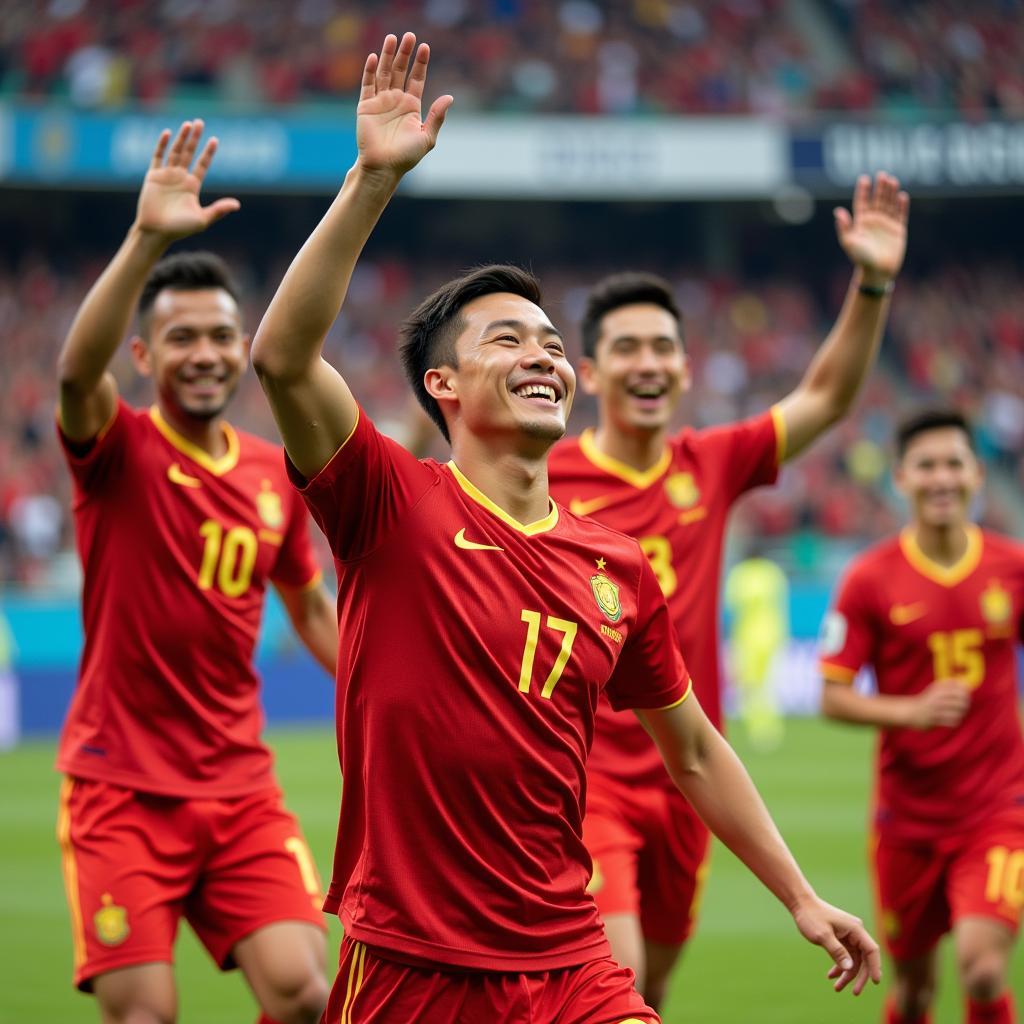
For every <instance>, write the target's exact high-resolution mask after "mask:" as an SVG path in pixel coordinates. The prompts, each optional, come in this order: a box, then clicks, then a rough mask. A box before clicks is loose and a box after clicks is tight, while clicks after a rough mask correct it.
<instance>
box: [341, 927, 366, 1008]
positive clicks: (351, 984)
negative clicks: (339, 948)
mask: <svg viewBox="0 0 1024 1024" xmlns="http://www.w3.org/2000/svg"><path fill="white" fill-rule="evenodd" d="M365 962H366V947H365V946H364V945H363V944H362V943H361V942H356V943H355V950H354V951H353V953H352V963H350V964H349V967H348V985H347V986H346V987H345V1002H344V1003H342V1006H341V1017H340V1018H339V1022H340V1024H352V1007H353V1005H354V1004H355V1001H356V996H357V995H359V990H360V989H361V988H362V987H363V966H364V964H365Z"/></svg>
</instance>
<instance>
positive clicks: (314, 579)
mask: <svg viewBox="0 0 1024 1024" xmlns="http://www.w3.org/2000/svg"><path fill="white" fill-rule="evenodd" d="M323 581H324V574H323V573H322V572H321V571H320V570H319V569H317V571H316V572H315V573H313V575H312V576H311V577H310V578H309V582H308V583H303V584H302V586H301V587H299V590H302V591H306V590H316V588H317V587H319V586H320V584H321V583H323Z"/></svg>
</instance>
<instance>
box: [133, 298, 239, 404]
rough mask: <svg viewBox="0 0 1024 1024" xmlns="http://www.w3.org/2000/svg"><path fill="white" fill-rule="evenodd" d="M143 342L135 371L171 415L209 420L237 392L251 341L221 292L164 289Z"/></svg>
mask: <svg viewBox="0 0 1024 1024" xmlns="http://www.w3.org/2000/svg"><path fill="white" fill-rule="evenodd" d="M146 319H147V330H146V334H147V338H146V340H145V341H143V339H142V338H136V339H135V340H134V342H133V344H132V355H133V357H134V359H135V365H136V368H137V369H138V370H139V372H140V373H142V374H143V375H145V376H147V377H152V378H153V380H154V382H155V384H156V391H157V395H158V397H159V400H160V404H161V405H162V406H163V407H164V408H165V409H167V410H168V411H170V412H171V413H172V415H174V414H177V415H178V416H185V417H191V418H193V419H197V420H211V419H214V418H216V417H217V416H219V415H220V414H221V413H222V412H223V410H224V407H225V406H226V405H227V404H228V402H229V401H230V400H231V396H232V395H233V394H234V393H235V389H236V388H237V387H238V381H239V378H240V377H241V375H242V372H243V371H244V370H245V365H246V362H247V361H248V355H249V339H248V337H247V336H246V335H245V334H243V333H242V321H241V317H240V315H239V312H238V305H237V303H236V302H235V300H234V299H233V298H232V297H231V296H230V295H229V294H228V293H227V292H226V291H225V290H224V289H223V288H200V289H195V290H191V291H181V290H177V289H171V288H165V289H164V290H163V291H161V292H160V293H159V294H158V295H157V297H156V300H155V301H154V303H153V306H152V309H151V310H150V311H149V313H148V315H147V318H146Z"/></svg>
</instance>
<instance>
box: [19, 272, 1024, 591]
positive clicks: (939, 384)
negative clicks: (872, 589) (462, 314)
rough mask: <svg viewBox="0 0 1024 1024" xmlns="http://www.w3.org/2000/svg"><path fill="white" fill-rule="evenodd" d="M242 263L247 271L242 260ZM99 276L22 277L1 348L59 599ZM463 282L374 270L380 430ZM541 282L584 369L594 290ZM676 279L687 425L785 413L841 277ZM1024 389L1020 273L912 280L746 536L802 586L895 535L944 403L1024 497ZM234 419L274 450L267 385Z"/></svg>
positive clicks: (349, 342) (357, 305)
mask: <svg viewBox="0 0 1024 1024" xmlns="http://www.w3.org/2000/svg"><path fill="white" fill-rule="evenodd" d="M229 255H230V254H229ZM232 263H233V264H234V265H235V266H241V267H244V266H246V264H245V262H244V259H243V258H242V257H241V254H238V255H237V256H236V257H235V258H234V259H232ZM99 269H100V268H99V266H98V265H96V264H94V263H93V262H91V261H88V260H81V261H80V262H79V264H78V266H77V269H76V271H75V272H72V273H66V274H65V273H58V272H56V271H55V270H54V268H53V266H52V265H50V264H48V263H46V262H44V261H41V260H37V261H29V262H27V263H25V264H24V265H22V266H21V267H20V268H19V269H18V270H17V271H16V272H0V337H2V338H3V339H4V340H3V344H4V354H5V363H6V365H7V366H8V367H11V368H13V369H12V370H11V372H8V373H6V374H4V375H3V377H2V379H0V482H2V483H0V579H7V580H9V581H14V582H17V583H19V584H22V585H27V586H30V587H31V586H34V585H39V586H42V585H52V584H54V583H60V581H61V580H62V579H66V578H68V574H72V573H74V571H75V570H74V565H75V559H74V556H73V554H72V553H71V550H72V545H73V537H72V533H71V528H70V510H69V500H70V493H69V480H68V475H67V473H66V471H65V469H64V466H63V464H62V461H61V457H60V453H59V451H58V448H57V443H56V437H55V433H54V427H53V416H54V408H55V402H56V394H55V370H54V366H55V361H56V355H57V351H58V348H59V346H60V343H61V341H62V339H63V338H64V336H65V334H66V332H67V329H68V326H69V324H70V322H71V318H72V316H73V315H74V311H75V309H76V307H77V305H78V303H79V302H80V301H81V299H82V297H83V295H84V294H85V292H86V291H87V290H88V287H89V285H90V283H91V282H92V281H93V280H94V279H95V277H96V276H97V274H98V273H99ZM456 269H458V268H456V267H433V268H431V272H430V274H429V276H427V275H424V274H423V273H422V272H421V271H419V270H417V269H416V268H415V267H414V266H412V265H411V264H405V263H399V262H381V261H378V262H364V263H363V264H361V265H360V267H359V269H358V270H357V273H356V277H355V280H354V281H353V286H352V290H351V293H350V300H349V302H348V304H347V305H346V309H345V313H344V314H343V317H342V318H341V319H340V320H339V322H338V323H337V324H336V325H335V328H334V330H333V332H332V335H331V337H330V339H329V343H328V353H329V356H330V358H331V359H333V360H336V361H337V362H338V364H339V365H344V367H345V369H346V374H347V376H348V377H349V378H350V380H352V382H353V385H354V388H355V390H356V391H357V393H358V394H359V395H360V397H361V398H362V399H363V401H364V402H365V404H366V406H367V408H368V409H369V411H370V413H371V414H372V415H373V417H374V419H375V420H377V421H378V422H379V423H381V425H382V426H383V427H384V428H385V429H387V430H388V431H389V432H392V433H394V434H395V435H396V436H400V435H401V434H402V432H403V430H405V429H406V423H407V410H408V408H409V406H408V404H407V403H408V398H407V388H406V384H405V382H404V381H403V380H402V378H401V376H400V370H399V367H398V361H397V358H396V356H395V339H396V330H397V326H398V322H399V320H400V317H401V316H402V314H403V313H404V312H405V311H407V310H409V309H411V308H412V306H413V305H414V304H415V302H416V301H417V300H418V298H419V297H420V296H422V295H423V294H424V293H425V292H426V291H427V290H428V289H429V288H431V287H433V286H434V285H435V284H437V283H438V282H440V281H441V280H443V279H444V278H445V277H446V276H447V274H448V272H449V271H454V270H456ZM541 276H542V280H543V282H544V284H545V287H546V297H547V304H548V306H549V308H550V309H551V310H552V313H553V316H554V318H555V320H556V322H557V323H558V324H559V326H561V327H562V328H563V329H564V330H565V331H566V333H567V335H568V337H569V339H570V346H571V347H570V351H571V353H572V354H573V355H575V354H577V353H578V346H577V344H576V336H575V331H574V329H573V325H574V323H575V321H576V320H577V318H578V315H579V313H580V311H581V309H582V303H583V298H584V294H585V291H586V287H587V285H588V284H589V283H590V279H589V278H583V277H582V276H581V275H580V273H579V271H571V270H569V269H568V268H562V269H561V270H553V271H552V270H548V271H545V272H543V273H542V275H541ZM667 276H668V277H669V278H670V279H671V280H672V281H673V282H674V284H675V285H676V287H677V291H678V295H679V298H680V301H681V304H682V308H683V310H684V315H685V329H686V337H687V340H688V344H689V345H690V348H691V352H692V358H693V368H694V386H693V389H692V392H691V394H690V396H689V398H688V399H687V402H686V407H685V410H684V412H685V414H686V417H687V419H688V420H689V421H690V422H693V423H696V424H700V425H704V424H711V423H717V422H722V421H725V420H728V419H732V418H735V417H739V416H743V415H746V414H749V413H754V412H757V411H760V410H762V409H764V408H766V407H767V406H768V405H770V404H771V403H772V402H773V401H775V400H776V399H778V398H780V397H782V395H783V394H785V393H786V391H787V390H788V389H789V388H791V387H792V386H793V385H794V384H795V383H796V381H797V380H798V379H799V377H800V375H801V374H802V372H803V370H804V368H805V367H806V365H807V363H808V361H809V360H810V358H811V356H812V354H813V352H814V351H815V349H816V348H817V346H818V345H819V344H820V342H821V339H822V337H823V336H824V334H825V332H826V331H827V330H828V328H829V325H830V324H831V321H832V318H833V317H834V315H835V311H836V309H838V306H839V304H840V301H841V296H842V290H843V288H844V287H845V278H844V277H837V278H836V280H835V283H834V289H833V293H832V294H831V295H828V296H821V297H818V296H816V295H815V294H814V293H813V292H812V291H811V290H810V289H809V288H807V287H805V286H804V285H802V284H800V283H797V282H795V281H794V280H792V279H791V278H786V279H785V280H766V281H762V282H758V283H757V284H756V285H751V286H744V285H742V284H741V283H740V282H738V281H734V280H728V279H702V278H697V277H694V276H691V275H690V274H688V273H687V271H685V270H684V269H681V268H677V269H676V270H674V271H670V272H669V273H668V274H667ZM273 283H274V281H273V280H271V281H269V282H268V285H269V287H272V285H273ZM246 286H247V297H246V321H247V324H248V325H249V327H250V329H254V328H255V326H256V324H257V323H258V322H259V319H260V317H261V315H262V312H263V309H264V308H265V304H266V302H267V300H268V299H269V287H268V288H263V287H260V286H259V285H257V284H255V283H254V282H247V283H246ZM116 369H117V375H118V378H119V380H120V383H121V387H122V390H123V393H124V394H125V395H126V397H127V398H128V399H129V400H130V401H134V402H137V403H140V404H142V403H145V402H147V401H148V400H149V394H150V392H149V384H148V382H146V381H143V380H141V379H139V378H138V377H137V376H136V375H135V373H134V371H133V370H132V368H131V366H130V362H129V355H128V350H127V346H124V347H123V348H122V349H121V352H120V356H119V362H118V364H117V367H116ZM1021 381H1024V280H1022V277H1021V272H1020V270H1019V268H1017V269H1013V268H1011V267H1009V266H996V265H991V264H990V265H983V266H968V265H966V264H951V265H949V266H947V267H945V268H944V269H941V268H940V269H938V270H936V271H935V272H934V273H932V274H930V275H929V276H927V277H924V278H917V279H914V278H913V277H909V276H907V277H906V278H904V277H901V279H900V283H899V286H898V294H897V296H896V300H895V301H894V304H893V311H892V318H891V326H890V330H889V333H888V336H887V340H886V342H885V345H884V348H883V356H882V369H881V371H880V372H878V373H876V374H875V375H874V376H873V378H872V379H871V381H870V382H869V384H868V386H867V388H866V389H865V393H864V395H863V397H862V399H861V400H860V402H859V404H858V407H857V411H856V414H855V415H854V416H853V417H852V418H851V419H850V420H849V421H848V422H847V423H845V424H843V425H841V426H840V427H839V428H838V430H836V431H835V432H833V433H832V434H830V435H829V436H828V437H827V438H826V439H824V440H823V441H822V443H821V444H819V445H818V446H817V447H816V448H815V449H814V450H813V451H812V452H811V453H810V454H809V455H807V456H805V457H804V458H801V459H799V460H797V461H796V462H795V463H794V464H792V465H790V466H788V467H787V468H786V471H785V472H784V474H783V477H782V484H781V486H780V487H778V488H773V489H769V490H766V491H764V492H762V493H760V494H755V495H754V496H753V497H752V498H750V499H749V500H748V501H747V503H746V505H745V506H744V508H743V509H742V510H741V515H740V520H741V529H742V530H745V531H747V532H749V531H756V532H757V533H758V534H760V535H767V536H769V537H776V538H779V543H780V544H783V543H784V544H786V545H789V546H790V548H791V551H790V558H791V562H792V563H793V567H794V568H797V569H798V568H800V566H801V564H804V565H805V567H810V566H809V565H807V564H806V563H812V564H813V562H814V560H815V558H816V557H818V553H819V549H818V548H817V547H816V538H822V537H824V538H840V539H846V540H848V541H850V542H861V541H863V540H866V539H872V538H875V537H878V536H881V535H882V534H884V533H886V532H889V531H891V530H892V529H893V528H894V527H895V525H896V523H897V522H898V506H897V505H895V504H894V502H893V499H892V494H891V487H890V484H889V480H888V443H889V437H890V434H891V430H892V427H893V424H894V421H895V419H896V418H897V417H898V416H899V415H900V414H901V413H902V412H903V411H905V409H906V408H907V407H908V406H910V405H913V404H919V403H920V402H922V401H926V400H928V399H929V398H930V399H931V400H932V401H935V400H949V401H952V402H956V403H957V404H958V405H960V406H962V407H963V408H965V409H966V410H968V411H970V412H971V413H972V414H973V415H974V416H975V418H976V420H977V423H978V426H979V442H980V445H981V449H982V452H983V454H984V455H985V456H986V457H987V458H988V459H989V461H990V462H992V463H993V464H995V465H996V466H998V467H1000V469H1001V471H1002V473H1003V475H1004V476H1009V477H1010V478H1011V479H1016V481H1018V482H1024V461H1022V460H1021V457H1020V453H1021V451H1022V450H1024V385H1022V384H1021ZM231 419H232V420H233V421H235V422H237V423H239V425H241V426H244V427H247V428H249V429H252V430H255V431H256V432H258V433H262V434H264V435H267V436H273V433H274V429H273V423H272V421H271V418H270V412H269V409H268V408H267V405H266V402H265V400H264V398H263V395H262V394H261V393H260V391H259V389H258V387H257V386H256V382H255V379H254V377H253V375H252V374H249V375H248V376H247V378H246V379H245V381H244V383H243V385H242V388H241V391H240V394H239V396H238V398H237V399H236V403H235V405H234V406H233V408H232V410H231ZM592 420H593V408H592V406H591V405H590V404H589V400H588V399H586V398H585V397H584V396H583V395H582V394H581V395H580V396H579V399H578V404H577V408H576V410H575V412H574V414H573V420H572V427H573V428H574V429H575V430H581V429H582V428H583V427H585V426H586V425H588V424H589V423H590V422H592ZM437 454H439V455H440V454H443V452H442V451H441V450H439V451H438V452H437ZM986 517H987V520H988V521H989V522H991V523H992V524H993V525H995V526H999V527H1002V528H1009V526H1010V524H1011V523H1012V520H1011V518H1010V513H1009V511H1008V510H1007V509H1004V508H1002V507H1001V503H1000V497H999V491H998V489H997V488H991V489H990V495H989V498H988V507H987V509H986ZM784 537H785V538H788V539H786V540H783V539H782V538H784ZM801 538H802V539H801ZM808 545H809V547H808Z"/></svg>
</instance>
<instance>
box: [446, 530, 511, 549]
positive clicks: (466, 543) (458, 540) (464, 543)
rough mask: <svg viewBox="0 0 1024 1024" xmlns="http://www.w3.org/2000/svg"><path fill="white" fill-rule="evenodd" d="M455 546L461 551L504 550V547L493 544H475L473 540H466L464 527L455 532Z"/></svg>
mask: <svg viewBox="0 0 1024 1024" xmlns="http://www.w3.org/2000/svg"><path fill="white" fill-rule="evenodd" d="M455 546H456V547H457V548H462V550H463V551H504V550H505V549H504V548H499V547H496V546H495V545H494V544H477V542H476V541H475V540H466V528H465V527H463V528H462V529H461V530H459V532H458V533H457V534H455Z"/></svg>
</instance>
